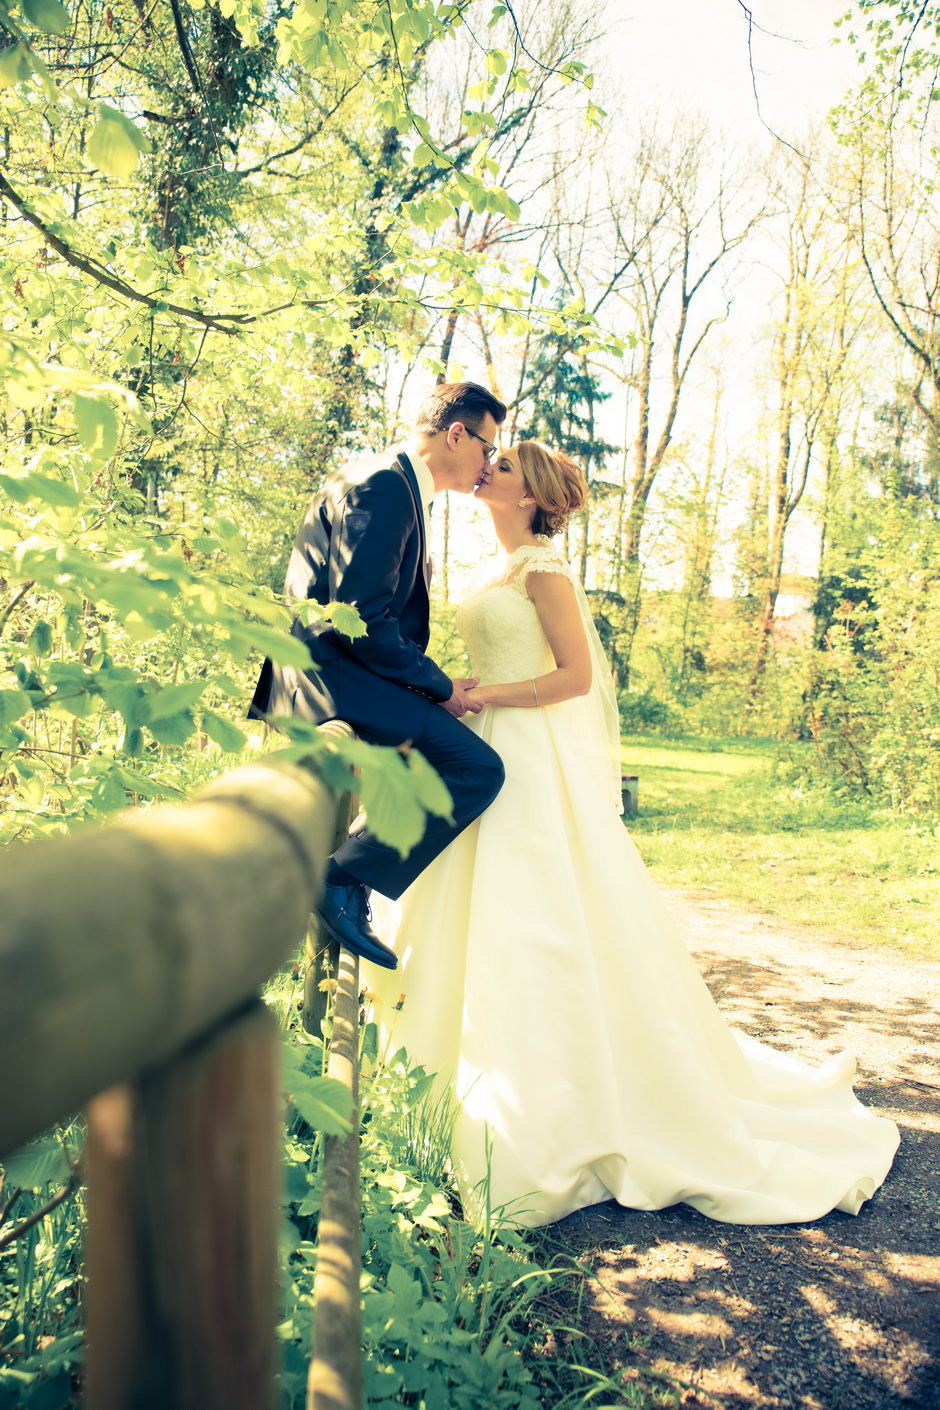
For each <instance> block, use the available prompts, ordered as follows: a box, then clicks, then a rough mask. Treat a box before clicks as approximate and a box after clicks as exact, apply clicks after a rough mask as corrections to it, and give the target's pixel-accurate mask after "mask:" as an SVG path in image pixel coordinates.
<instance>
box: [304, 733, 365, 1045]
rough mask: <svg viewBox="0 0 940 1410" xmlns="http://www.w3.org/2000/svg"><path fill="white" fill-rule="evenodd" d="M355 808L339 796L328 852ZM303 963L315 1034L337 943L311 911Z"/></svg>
mask: <svg viewBox="0 0 940 1410" xmlns="http://www.w3.org/2000/svg"><path fill="white" fill-rule="evenodd" d="M319 728H320V731H321V733H323V734H328V735H333V736H334V737H335V738H338V739H354V738H355V735H354V733H353V729H352V726H351V725H347V724H345V723H344V722H343V721H342V720H329V721H328V722H327V723H326V724H325V725H320V727H319ZM358 810H359V799H358V796H357V795H356V794H355V793H350V794H349V795H348V797H346V798H342V797H341V798H340V800H339V802H338V804H337V808H336V832H335V834H334V837H333V843H332V846H331V849H330V852H331V854H332V853H333V852H335V851H336V849H337V848H338V847H341V846H342V845H343V843H344V842H345V841H346V838H347V837H348V836H349V825H350V823H351V822H352V820H353V818H354V817H355V816H356V813H357V812H358ZM304 955H305V963H304V1008H303V1024H304V1032H305V1033H309V1034H310V1035H311V1036H312V1037H314V1038H319V1037H320V1036H321V1033H322V1031H323V1020H324V1018H325V1017H326V1010H327V1006H328V1000H329V994H328V993H327V992H326V987H325V985H326V981H327V980H330V979H332V980H334V981H335V980H336V978H337V975H338V970H339V944H338V943H337V941H335V940H334V939H333V937H332V935H329V934H328V933H327V932H326V931H325V930H324V929H323V927H322V926H321V924H320V922H319V921H318V920H317V917H316V916H315V915H311V917H310V921H309V923H308V925H307V940H306V946H305V951H304Z"/></svg>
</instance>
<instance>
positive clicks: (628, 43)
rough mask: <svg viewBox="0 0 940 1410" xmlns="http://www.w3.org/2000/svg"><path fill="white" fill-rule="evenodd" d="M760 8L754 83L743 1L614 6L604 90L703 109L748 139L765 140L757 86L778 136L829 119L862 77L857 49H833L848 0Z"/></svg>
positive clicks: (629, 0) (624, 0)
mask: <svg viewBox="0 0 940 1410" xmlns="http://www.w3.org/2000/svg"><path fill="white" fill-rule="evenodd" d="M751 8H752V12H753V15H754V30H753V40H752V47H753V67H754V78H753V79H752V76H751V68H750V64H749V62H748V23H747V16H746V14H745V11H744V9H743V8H742V6H741V5H740V4H739V3H738V0H665V3H664V0H607V5H606V12H607V14H608V16H609V17H610V20H611V21H612V27H613V31H614V32H613V35H612V36H611V40H612V42H611V43H609V44H608V43H607V42H606V41H605V44H604V49H605V51H606V53H607V54H608V55H609V59H608V62H607V64H606V65H604V68H605V69H606V70H607V71H606V72H604V71H603V70H601V71H600V72H599V80H600V82H601V85H602V86H603V87H608V85H612V86H615V87H617V88H619V89H620V90H621V93H622V99H621V101H625V102H626V103H627V104H629V103H630V101H631V99H632V100H635V101H636V102H637V103H638V104H639V106H641V107H647V106H653V105H656V106H658V105H659V104H660V103H663V104H664V105H665V104H667V103H669V102H673V103H675V104H676V105H677V106H679V107H684V108H690V109H693V110H696V109H697V110H700V111H701V112H702V114H703V115H704V116H705V117H706V118H710V119H711V120H712V121H713V122H716V123H720V124H722V125H723V126H726V127H727V128H728V129H729V131H733V132H734V133H735V135H736V136H740V137H743V138H744V139H745V140H749V139H754V140H758V139H760V138H761V137H762V136H766V128H764V126H763V124H762V123H761V119H760V117H759V115H758V112H757V104H756V102H755V96H754V82H755V81H756V86H757V97H758V99H759V101H760V108H761V112H762V113H763V116H764V119H765V121H766V123H767V124H768V126H770V127H771V128H774V129H775V130H777V131H784V132H785V131H787V130H789V131H791V132H792V131H793V129H794V128H795V127H797V128H798V127H801V126H803V125H804V124H805V123H806V121H807V119H809V120H812V119H813V118H816V119H818V120H822V119H823V118H824V117H825V114H826V112H827V110H828V109H829V108H830V107H831V106H832V104H833V103H836V102H838V100H839V99H840V98H841V96H842V94H843V93H844V91H845V89H846V88H847V87H849V86H850V84H852V83H853V82H854V81H855V78H856V75H857V63H856V57H855V51H854V49H853V47H852V46H851V45H849V44H848V43H846V42H845V41H844V40H843V42H841V43H839V44H835V45H833V44H832V39H833V36H834V33H835V31H834V30H833V25H834V23H835V21H836V19H837V18H838V17H839V16H840V15H842V14H844V13H845V11H846V10H847V9H848V8H849V3H848V0H751ZM839 33H841V34H845V33H846V31H845V30H844V29H843V30H842V31H839ZM601 101H602V106H606V104H604V103H603V100H601ZM767 140H770V139H769V137H768V139H767Z"/></svg>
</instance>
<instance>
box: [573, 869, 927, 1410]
mask: <svg viewBox="0 0 940 1410" xmlns="http://www.w3.org/2000/svg"><path fill="white" fill-rule="evenodd" d="M680 899H681V904H682V906H683V907H684V908H685V909H686V911H688V908H689V907H690V906H694V902H690V901H689V898H688V897H682V896H680ZM688 918H689V917H688V915H686V916H681V917H679V920H680V924H682V923H683V920H686V919H688ZM692 919H693V920H694V919H696V917H695V916H693V917H692ZM699 919H700V924H698V925H697V926H696V927H695V932H697V933H695V932H693V933H692V934H691V948H692V950H693V952H694V954H695V958H696V961H697V962H698V964H699V965H700V967H701V969H702V971H703V973H704V975H705V978H706V980H707V982H708V984H709V987H710V988H711V990H712V993H713V994H714V996H715V998H716V1000H717V1002H718V1003H719V1005H720V1007H721V1009H722V1011H723V1013H724V1014H725V1016H726V1017H727V1019H728V1021H729V1022H730V1023H732V1024H734V1025H736V1026H738V1027H740V1028H743V1029H744V1030H745V1031H747V1032H748V1033H751V1034H752V1035H753V1036H754V1037H757V1038H760V1039H761V1040H762V1041H764V1042H768V1043H770V1044H772V1045H773V1046H775V1047H778V1048H781V1049H784V1050H788V1051H792V1052H794V1053H796V1054H797V1055H798V1056H800V1057H802V1058H804V1059H805V1060H806V1061H808V1062H812V1063H816V1064H818V1063H820V1062H822V1061H823V1060H824V1059H825V1058H826V1057H827V1056H829V1055H830V1054H832V1053H834V1052H837V1051H839V1050H841V1049H843V1048H848V1049H849V1050H850V1051H852V1052H855V1053H856V1054H857V1055H858V1057H859V1079H858V1082H857V1084H856V1090H857V1092H858V1095H859V1096H860V1098H861V1099H862V1100H863V1101H864V1102H865V1104H866V1105H868V1106H871V1107H874V1108H876V1109H877V1110H878V1111H879V1112H881V1113H882V1114H883V1115H885V1116H890V1117H891V1118H892V1119H893V1120H895V1121H897V1123H898V1125H899V1126H900V1128H901V1148H900V1151H899V1153H898V1156H897V1158H896V1161H895V1164H894V1167H893V1168H892V1171H891V1173H890V1175H889V1176H888V1180H887V1182H886V1183H885V1185H884V1186H883V1187H882V1189H881V1190H879V1191H878V1192H877V1193H876V1194H875V1196H874V1198H873V1199H872V1200H871V1201H869V1202H868V1203H867V1204H865V1205H863V1207H862V1211H861V1213H860V1214H859V1215H858V1216H857V1217H852V1216H851V1215H845V1214H840V1213H832V1214H829V1215H827V1216H826V1217H825V1218H824V1219H820V1220H817V1221H816V1222H814V1223H811V1224H787V1225H774V1226H762V1227H755V1226H742V1225H728V1224H717V1223H714V1222H713V1221H711V1220H708V1219H706V1218H705V1217H704V1216H703V1215H701V1214H699V1213H697V1211H695V1210H692V1209H690V1208H688V1207H687V1206H685V1205H675V1206H673V1207H672V1208H670V1209H666V1210H662V1211H659V1212H658V1213H652V1214H647V1213H642V1212H639V1211H637V1210H630V1209H622V1208H620V1207H619V1206H618V1205H616V1204H615V1203H613V1202H610V1203H608V1204H604V1205H596V1206H594V1207H593V1208H590V1209H586V1210H581V1211H579V1212H578V1213H577V1214H573V1215H571V1216H570V1217H569V1218H568V1219H565V1220H563V1221H562V1222H561V1223H560V1224H558V1225H556V1226H554V1228H553V1229H551V1230H547V1231H546V1234H545V1237H546V1242H547V1244H548V1248H549V1250H550V1251H551V1252H553V1253H554V1254H555V1255H556V1256H563V1255H564V1254H567V1255H569V1256H572V1255H573V1256H574V1257H576V1258H578V1259H579V1260H580V1261H581V1262H582V1263H583V1264H584V1265H585V1266H586V1267H589V1268H591V1269H593V1271H594V1273H595V1281H594V1283H593V1293H592V1296H591V1301H590V1307H589V1309H585V1308H583V1307H582V1310H581V1316H580V1325H581V1327H582V1328H583V1330H584V1331H585V1332H586V1333H587V1334H588V1335H590V1336H591V1337H593V1338H594V1339H595V1340H596V1341H597V1342H598V1343H599V1344H600V1346H601V1347H602V1348H603V1349H604V1351H605V1352H606V1356H607V1361H608V1364H609V1365H612V1366H613V1365H615V1366H617V1367H619V1368H622V1369H623V1371H624V1374H625V1376H626V1378H627V1379H628V1380H636V1379H639V1380H643V1379H644V1378H645V1377H644V1373H648V1372H649V1371H651V1370H652V1371H658V1372H662V1373H666V1374H668V1375H671V1376H673V1377H676V1378H677V1379H679V1380H682V1381H685V1382H687V1383H691V1385H692V1386H694V1387H695V1388H696V1390H694V1391H689V1392H687V1394H686V1398H685V1399H684V1401H683V1404H686V1405H688V1406H702V1407H704V1406H709V1407H711V1406H714V1405H718V1404H720V1405H722V1406H725V1407H727V1410H744V1407H748V1410H751V1407H767V1410H771V1408H773V1410H776V1407H780V1408H781V1410H902V1407H903V1408H904V1410H940V1075H938V1074H940V1061H938V1059H940V1017H938V1010H937V1005H936V1002H935V998H932V995H935V994H936V992H937V990H938V979H940V966H936V965H933V966H930V965H928V966H926V967H923V966H921V967H918V966H917V965H916V964H908V963H906V962H905V961H904V960H903V959H899V958H897V957H896V956H893V955H890V954H888V955H873V954H872V953H871V952H865V951H862V950H852V949H847V948H846V947H845V946H835V945H834V946H832V947H831V948H830V947H827V946H826V945H825V943H824V942H820V941H819V940H818V939H816V938H812V941H811V943H810V942H809V941H806V942H805V943H804V941H805V937H801V936H799V935H798V934H797V935H796V936H793V935H789V936H787V935H786V934H784V933H783V932H782V931H781V932H780V933H771V934H768V933H767V932H766V931H759V930H758V929H757V924H756V922H755V918H754V917H750V916H748V915H747V914H746V913H743V912H730V913H729V912H728V908H727V907H723V906H722V908H721V910H720V913H718V910H717V908H716V907H709V906H708V905H707V904H706V905H705V906H704V907H703V909H702V913H701V917H700V918H699ZM728 922H730V923H731V924H730V926H729V929H728V932H727V933H728V937H729V938H728V939H727V943H723V941H722V935H721V932H722V931H724V930H725V925H726V923H728ZM684 928H686V929H687V927H684ZM712 1396H714V1397H716V1398H715V1399H713V1398H712Z"/></svg>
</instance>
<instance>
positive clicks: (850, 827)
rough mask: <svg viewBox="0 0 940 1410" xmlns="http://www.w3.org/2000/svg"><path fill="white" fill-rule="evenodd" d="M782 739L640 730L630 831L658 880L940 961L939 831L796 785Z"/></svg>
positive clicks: (626, 756)
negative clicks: (675, 735)
mask: <svg viewBox="0 0 940 1410" xmlns="http://www.w3.org/2000/svg"><path fill="white" fill-rule="evenodd" d="M798 748H799V746H798V747H797V751H794V749H792V748H790V749H789V750H788V751H787V754H786V755H783V754H782V753H781V750H780V748H779V746H778V745H777V744H776V743H775V741H772V740H740V739H733V740H689V739H681V740H677V741H671V740H663V739H661V738H659V737H658V736H652V735H630V736H627V737H625V739H624V746H623V765H624V769H625V771H627V772H630V773H636V774H638V775H639V779H640V785H639V787H640V815H639V817H637V818H633V819H630V821H629V826H630V832H631V835H632V836H633V839H634V841H635V842H636V844H637V846H638V848H639V849H640V852H641V854H642V856H643V859H644V860H645V862H646V863H647V865H648V866H649V867H650V870H651V871H652V872H653V875H654V876H655V877H656V879H657V880H658V881H661V882H663V883H665V884H667V885H671V886H683V887H688V888H690V889H695V888H705V889H708V890H710V891H714V892H716V893H717V894H718V895H720V896H723V897H725V898H727V899H728V900H731V901H735V902H739V903H741V904H743V905H745V906H747V907H751V908H753V909H754V910H757V911H761V912H763V913H765V914H767V915H773V916H778V917H780V918H781V919H782V920H785V921H796V922H799V923H801V924H804V925H810V926H813V927H814V928H816V929H818V930H819V931H821V932H825V934H827V935H828V936H831V937H833V938H835V939H837V940H842V941H847V942H852V943H856V944H863V945H882V946H891V947H893V948H895V949H898V950H902V951H905V952H907V953H910V954H915V955H929V956H932V957H934V958H940V826H938V825H937V824H936V821H935V820H934V821H929V822H927V821H924V820H915V819H911V818H904V817H898V816H897V815H894V814H892V813H890V812H888V811H886V810H882V809H878V808H875V807H874V806H872V805H870V804H866V803H865V802H856V801H845V800H842V799H838V798H836V797H834V796H833V795H832V794H831V793H829V792H828V791H826V790H824V789H822V788H818V787H813V786H809V785H807V784H806V783H805V781H804V782H798V781H794V780H795V769H794V765H795V764H798V762H799V758H798Z"/></svg>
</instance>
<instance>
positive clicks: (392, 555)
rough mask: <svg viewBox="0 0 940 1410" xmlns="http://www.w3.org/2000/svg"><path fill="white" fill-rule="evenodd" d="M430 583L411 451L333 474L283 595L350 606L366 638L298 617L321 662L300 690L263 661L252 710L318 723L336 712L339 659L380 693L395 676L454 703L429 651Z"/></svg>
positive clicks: (308, 521)
mask: <svg viewBox="0 0 940 1410" xmlns="http://www.w3.org/2000/svg"><path fill="white" fill-rule="evenodd" d="M429 588H430V569H429V566H428V560H427V545H426V540H425V527H424V510H423V507H422V504H421V496H420V493H419V491H418V482H417V479H416V477H415V473H414V470H413V468H412V466H411V462H410V461H409V459H408V457H407V455H405V454H404V452H399V453H398V454H397V455H396V454H395V453H394V452H391V451H386V452H384V453H383V454H380V455H373V456H369V457H368V458H366V459H363V460H358V461H354V462H352V463H351V464H349V465H346V466H344V467H343V468H342V469H341V470H339V471H337V472H336V473H335V474H333V475H331V476H330V477H329V478H328V479H327V480H326V482H325V483H324V485H323V486H322V488H321V489H320V490H319V491H318V492H317V494H316V495H315V496H314V498H313V500H312V502H311V504H310V507H309V509H308V510H307V513H306V514H305V516H304V519H303V522H302V523H301V525H300V530H299V532H298V534H297V539H296V542H295V544H294V549H293V552H292V553H291V557H290V562H289V564H288V568H287V577H286V580H285V583H284V592H285V596H287V597H288V598H293V599H295V600H303V599H312V600H313V601H315V602H319V603H320V604H321V605H324V606H325V605H326V603H328V602H332V601H337V602H349V603H351V604H352V605H353V606H355V607H356V608H357V609H358V611H359V614H360V616H361V617H362V619H363V622H364V623H365V626H366V635H365V636H363V637H359V638H349V637H344V636H342V635H341V634H340V633H339V632H337V631H336V630H335V628H334V627H332V626H331V625H330V624H329V623H328V622H318V623H314V624H313V625H311V626H305V625H304V623H303V622H301V620H300V618H299V617H295V619H294V624H293V627H292V629H291V630H292V632H293V635H294V636H297V637H299V638H300V639H301V640H302V641H305V642H306V643H307V645H308V646H309V647H310V652H311V655H312V657H313V660H314V663H315V664H314V667H313V668H312V669H310V670H308V671H306V672H304V673H303V674H304V677H305V680H304V681H303V683H302V687H303V688H302V689H301V690H299V691H298V688H297V686H298V682H297V675H298V673H297V672H296V671H293V670H292V669H291V668H289V667H280V666H277V665H275V664H274V663H273V662H271V661H270V660H268V661H265V663H264V667H263V668H262V672H261V678H260V680H259V682H258V686H257V689H256V691H255V696H254V699H253V701H252V704H251V708H250V710H249V714H250V715H251V716H252V717H254V718H258V717H260V716H262V715H267V714H291V713H293V712H294V711H295V710H299V712H300V713H302V714H304V715H305V716H308V717H310V718H313V719H314V720H315V722H316V723H318V724H319V723H322V721H324V720H328V719H332V718H335V716H336V713H337V710H336V702H335V700H334V698H333V691H332V689H331V666H332V668H333V670H334V671H335V669H336V668H337V667H338V666H339V664H340V663H344V664H346V665H348V664H350V663H353V664H355V665H357V666H358V667H360V668H361V670H362V672H363V673H364V680H363V686H364V687H365V688H368V687H369V685H370V682H369V679H368V676H371V677H372V678H373V679H372V681H371V686H372V688H373V689H374V688H375V687H376V686H378V685H379V682H381V681H392V682H394V683H395V684H397V685H400V686H407V687H408V688H410V689H411V690H416V691H420V692H421V693H422V694H424V695H427V696H430V698H431V699H432V700H447V699H449V698H450V695H451V691H452V685H451V681H450V677H449V676H447V675H446V674H445V673H444V671H442V670H441V668H440V666H438V665H436V664H435V663H434V662H433V661H432V660H431V659H430V658H429V657H428V656H426V655H425V651H426V649H427V644H428V640H429V637H430V600H429ZM365 673H368V675H365ZM344 674H346V675H347V676H348V672H345V673H344ZM375 677H378V678H379V681H376V680H375V679H374V678H375ZM380 695H381V691H379V696H380ZM376 703H377V704H378V703H379V701H378V699H377V702H376Z"/></svg>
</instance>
